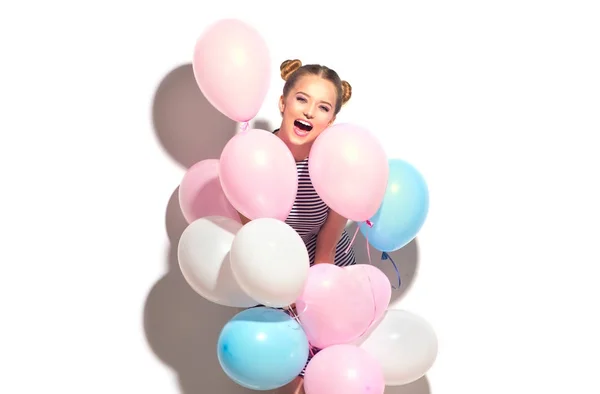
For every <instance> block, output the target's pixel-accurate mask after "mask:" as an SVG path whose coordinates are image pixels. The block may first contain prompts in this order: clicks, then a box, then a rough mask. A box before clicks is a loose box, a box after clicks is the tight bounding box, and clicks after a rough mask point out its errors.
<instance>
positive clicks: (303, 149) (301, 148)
mask: <svg viewBox="0 0 600 394" xmlns="http://www.w3.org/2000/svg"><path fill="white" fill-rule="evenodd" d="M275 134H276V135H277V136H278V137H279V138H280V139H281V140H282V141H283V143H284V144H285V145H286V146H287V147H288V149H289V150H290V152H292V156H294V159H295V160H296V161H302V160H304V159H306V158H307V157H308V154H309V153H310V145H309V144H305V145H295V144H292V142H291V141H290V140H289V138H287V136H288V135H289V134H288V133H287V132H285V131H284V132H281V129H280V130H279V131H277V133H275Z"/></svg>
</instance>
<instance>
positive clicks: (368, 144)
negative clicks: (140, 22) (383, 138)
mask: <svg viewBox="0 0 600 394" xmlns="http://www.w3.org/2000/svg"><path fill="white" fill-rule="evenodd" d="M193 69H194V74H195V77H196V81H197V83H198V87H199V88H200V90H201V91H202V93H203V94H204V95H205V96H206V98H207V100H208V101H209V102H210V103H211V104H212V105H213V106H214V107H215V108H216V109H217V110H219V111H220V112H221V113H223V114H224V115H226V116H228V117H229V118H231V119H233V120H234V121H237V122H244V123H245V125H246V126H247V122H249V121H250V120H251V119H252V118H254V116H256V114H257V113H258V111H259V109H260V107H261V106H262V104H263V100H264V99H265V97H266V94H267V92H268V90H269V86H268V83H269V81H270V79H271V75H270V73H271V68H270V57H269V51H268V47H267V45H266V43H265V41H264V40H263V38H262V37H261V35H260V34H259V32H258V31H257V30H256V29H254V28H253V27H251V26H249V25H248V24H246V23H244V22H242V21H240V20H237V19H223V20H220V21H218V22H216V23H214V24H213V25H211V26H209V27H208V28H207V29H206V30H205V32H204V33H203V34H202V35H201V36H200V37H199V39H198V41H197V43H196V47H195V50H194V55H193ZM296 171H297V169H296V162H295V159H294V158H293V156H292V154H291V152H290V151H289V149H288V148H287V146H286V145H285V144H284V143H283V142H282V141H281V140H280V139H279V137H277V136H276V135H274V134H272V133H270V132H269V131H266V130H261V129H253V128H247V127H243V128H242V132H240V133H238V134H237V135H235V136H234V137H233V138H231V139H230V141H229V142H228V143H227V145H226V146H225V148H224V149H223V152H222V153H221V155H220V157H219V159H210V160H203V161H200V162H198V163H196V164H195V165H194V166H192V167H190V168H189V169H188V170H187V171H186V173H185V175H184V177H183V179H182V180H181V183H180V185H179V204H180V207H181V211H182V213H183V216H184V217H185V219H186V221H187V223H188V226H187V228H186V229H185V230H184V232H183V234H182V235H181V238H180V239H179V243H178V249H177V253H178V261H179V267H180V269H181V272H182V274H183V276H184V278H185V280H186V281H187V283H188V284H189V285H190V287H191V288H192V289H193V290H194V291H195V292H196V293H198V295H199V296H201V297H203V298H205V299H206V300H208V301H210V302H213V303H215V304H219V305H221V306H223V307H229V308H242V309H243V310H242V311H240V312H239V313H237V314H236V315H235V316H234V317H233V318H232V319H231V320H230V321H229V322H227V323H226V324H225V325H224V327H223V328H222V330H221V333H220V335H219V338H218V341H217V343H216V344H215V346H216V353H217V358H218V360H219V363H220V365H221V367H222V369H223V371H224V373H225V374H226V375H227V376H228V377H229V378H230V379H231V380H233V381H234V382H236V383H237V384H239V385H241V386H244V387H247V388H250V389H253V390H272V389H276V388H279V387H283V386H285V385H287V384H288V383H290V382H291V381H293V380H294V379H295V378H296V377H297V376H298V375H299V374H300V373H301V372H302V371H303V370H304V369H305V373H304V390H305V392H306V393H307V394H331V393H334V392H343V393H344V394H354V393H356V394H358V393H365V392H368V393H370V394H382V393H383V392H384V388H385V386H386V385H387V386H390V385H404V384H408V383H411V382H413V381H415V380H417V379H419V378H420V377H422V376H423V375H425V373H427V371H428V370H429V369H430V368H431V367H432V366H433V364H434V361H435V359H436V356H437V346H438V344H437V337H436V334H435V332H434V330H433V328H432V327H431V326H430V325H429V323H428V322H427V321H425V320H424V319H423V318H421V317H420V316H418V315H416V314H414V313H412V312H409V311H405V310H397V309H392V308H390V305H389V304H390V300H391V294H392V286H391V283H390V280H389V279H388V277H387V276H386V275H385V274H384V273H383V272H382V271H381V270H380V269H379V268H378V267H376V266H374V265H371V264H357V265H353V266H349V267H338V266H336V265H333V264H316V265H313V266H311V265H310V263H311V262H310V257H309V254H308V251H307V249H306V245H305V243H304V241H303V239H302V238H301V237H300V235H299V234H298V233H297V232H296V231H295V230H294V229H293V228H292V227H291V226H290V225H288V224H287V223H286V219H287V217H288V215H289V213H290V211H291V209H292V207H293V204H294V201H295V198H296V195H297V193H298V177H297V172H296ZM309 172H310V177H311V180H312V182H313V185H314V187H315V190H316V192H317V193H318V195H319V196H320V197H321V199H322V200H323V201H324V202H325V203H326V204H327V205H328V206H329V207H330V208H331V209H332V210H334V211H335V212H338V213H339V214H340V215H342V216H344V217H346V218H348V219H350V220H354V221H356V222H358V225H359V230H360V231H361V232H362V233H363V234H364V235H365V237H366V238H367V240H368V242H369V243H370V245H371V246H372V247H374V248H375V249H377V250H380V251H382V252H392V251H395V250H398V249H400V248H402V247H404V246H405V245H406V244H407V243H408V242H410V241H411V240H412V239H414V238H415V237H416V235H417V233H418V232H419V231H420V229H421V227H422V226H423V224H424V222H425V219H426V216H427V212H428V209H429V195H428V190H427V185H426V183H425V181H424V178H423V176H422V175H421V174H420V173H419V172H418V171H417V170H416V169H415V168H414V167H413V166H412V165H411V164H410V163H407V162H405V161H403V160H400V159H389V158H388V157H387V156H386V155H385V151H384V149H383V147H382V144H381V143H380V142H379V141H378V139H377V138H376V137H375V136H374V135H373V134H372V133H371V132H370V131H369V130H367V129H366V128H364V127H361V126H357V125H353V124H349V123H345V124H337V125H333V126H331V127H329V128H328V129H326V130H325V131H324V132H323V133H321V135H319V137H318V138H317V139H316V140H315V142H314V145H313V147H312V149H311V152H310V156H309ZM242 218H244V219H247V220H242ZM359 230H357V231H359ZM315 348H316V349H318V350H319V351H318V352H317V353H316V354H314V351H313V350H314V349H315Z"/></svg>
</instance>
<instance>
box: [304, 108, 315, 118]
mask: <svg viewBox="0 0 600 394" xmlns="http://www.w3.org/2000/svg"><path fill="white" fill-rule="evenodd" d="M304 116H306V118H307V119H312V118H313V111H312V108H310V109H307V110H306V111H304Z"/></svg>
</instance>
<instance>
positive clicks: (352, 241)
mask: <svg viewBox="0 0 600 394" xmlns="http://www.w3.org/2000/svg"><path fill="white" fill-rule="evenodd" d="M358 229H359V228H358V226H356V231H355V232H354V236H352V240H351V241H350V243H349V244H348V247H347V248H346V251H345V252H344V254H346V253H348V252H349V251H350V248H351V247H352V244H353V243H354V240H355V239H356V235H357V234H358Z"/></svg>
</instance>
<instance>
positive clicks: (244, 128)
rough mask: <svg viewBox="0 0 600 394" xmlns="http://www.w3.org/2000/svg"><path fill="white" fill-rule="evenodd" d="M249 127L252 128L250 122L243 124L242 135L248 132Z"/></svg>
mask: <svg viewBox="0 0 600 394" xmlns="http://www.w3.org/2000/svg"><path fill="white" fill-rule="evenodd" d="M248 126H250V123H249V122H244V123H242V126H241V128H242V133H243V132H244V131H246V130H248Z"/></svg>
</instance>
